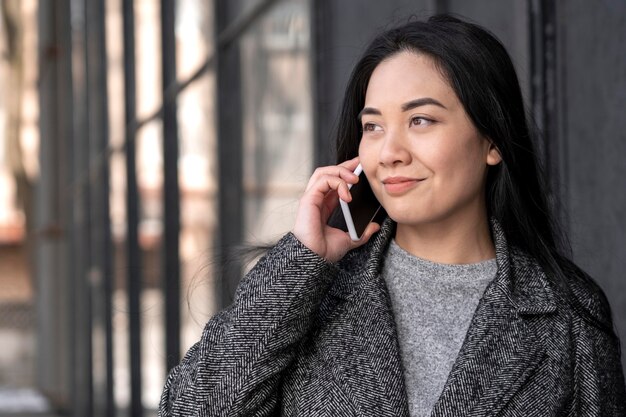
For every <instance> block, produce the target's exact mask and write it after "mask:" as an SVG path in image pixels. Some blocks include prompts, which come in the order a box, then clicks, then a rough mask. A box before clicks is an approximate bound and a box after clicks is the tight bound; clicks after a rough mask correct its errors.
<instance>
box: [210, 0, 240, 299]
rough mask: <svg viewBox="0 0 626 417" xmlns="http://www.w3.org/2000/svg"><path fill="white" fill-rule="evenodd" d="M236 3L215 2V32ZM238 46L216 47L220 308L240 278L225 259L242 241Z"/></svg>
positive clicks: (236, 263)
mask: <svg viewBox="0 0 626 417" xmlns="http://www.w3.org/2000/svg"><path fill="white" fill-rule="evenodd" d="M237 4H238V2H233V1H228V0H216V1H215V22H216V29H217V31H218V33H221V32H222V31H223V30H225V29H224V28H226V27H227V26H228V23H229V21H230V20H231V16H232V15H233V14H234V13H233V11H234V10H237V9H236V6H237ZM239 55H240V54H239V46H238V45H237V43H232V44H230V45H228V47H226V46H221V47H218V50H217V65H216V82H215V85H216V86H217V106H216V108H217V125H218V126H217V138H218V141H217V148H218V158H217V160H218V165H219V169H218V184H219V185H220V186H219V191H218V198H219V200H218V201H219V204H218V213H219V231H218V244H217V247H218V248H219V252H220V253H219V259H220V264H219V265H220V274H219V276H220V278H219V279H218V280H216V294H217V302H218V307H219V308H223V307H225V306H226V305H228V304H230V302H231V301H232V299H233V296H234V293H235V289H236V287H237V283H238V282H239V279H240V277H241V270H242V265H241V261H239V260H237V259H228V258H229V256H228V250H229V249H230V248H232V247H233V246H235V245H238V244H240V243H241V240H242V238H243V220H244V217H243V201H242V195H243V190H242V182H243V167H242V159H243V158H242V149H243V143H242V142H243V132H242V123H241V117H240V115H241V114H242V103H241V75H240V74H241V71H240V62H239V59H240V58H239Z"/></svg>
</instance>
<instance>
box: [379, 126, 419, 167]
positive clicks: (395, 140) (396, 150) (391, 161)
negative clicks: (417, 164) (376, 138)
mask: <svg viewBox="0 0 626 417" xmlns="http://www.w3.org/2000/svg"><path fill="white" fill-rule="evenodd" d="M410 161H411V153H410V152H409V151H408V149H407V147H406V137H404V136H403V135H402V133H399V132H389V133H388V134H387V136H386V137H385V138H384V142H383V144H382V147H381V148H380V152H379V155H378V163H379V164H380V165H382V166H389V167H391V166H396V165H402V164H406V163H409V162H410Z"/></svg>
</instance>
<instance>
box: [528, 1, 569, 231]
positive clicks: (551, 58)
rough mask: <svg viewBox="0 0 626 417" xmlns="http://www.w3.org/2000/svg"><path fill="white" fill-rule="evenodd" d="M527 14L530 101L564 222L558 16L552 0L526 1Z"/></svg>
mask: <svg viewBox="0 0 626 417" xmlns="http://www.w3.org/2000/svg"><path fill="white" fill-rule="evenodd" d="M528 8H529V9H528V10H529V15H530V19H529V21H530V25H531V30H530V45H531V54H530V64H531V65H530V67H531V103H532V114H533V119H534V121H535V124H536V125H537V128H538V129H539V132H540V134H541V139H542V140H540V141H538V143H537V145H538V147H539V154H540V157H541V159H542V162H543V165H544V167H545V170H546V173H547V176H548V179H549V181H550V188H551V192H552V193H554V194H557V195H558V194H561V198H556V199H555V202H556V204H557V207H555V208H556V210H557V213H559V215H560V216H562V218H563V219H564V220H566V223H565V224H567V213H566V212H565V210H564V207H563V206H562V204H561V202H562V201H565V200H564V198H563V194H564V193H565V192H566V190H565V189H564V188H563V187H565V186H566V184H567V182H566V181H563V178H562V172H563V170H562V169H561V166H560V165H561V156H562V155H563V153H564V152H565V151H566V150H565V149H562V147H563V146H564V145H565V144H564V143H563V142H562V141H561V140H559V130H560V129H559V114H558V109H557V103H559V104H560V105H565V103H560V102H559V100H558V98H559V97H558V91H557V90H558V74H557V71H558V59H557V17H556V3H555V0H532V1H530V2H529V3H528Z"/></svg>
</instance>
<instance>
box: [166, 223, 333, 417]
mask: <svg viewBox="0 0 626 417" xmlns="http://www.w3.org/2000/svg"><path fill="white" fill-rule="evenodd" d="M334 275H335V267H334V266H333V265H332V264H329V263H328V262H326V261H325V260H324V259H322V258H321V257H319V256H318V255H317V254H315V253H314V252H312V251H311V250H309V249H308V248H307V247H306V246H304V245H303V244H302V243H300V241H298V240H297V239H296V237H295V236H294V235H293V234H291V233H289V234H287V235H286V236H285V237H283V238H282V239H281V240H280V241H279V242H278V244H277V245H276V246H275V247H274V248H272V249H271V250H270V251H269V252H268V253H267V254H266V255H265V256H264V257H263V258H262V259H261V260H260V261H259V262H258V263H257V265H256V266H255V267H254V268H253V269H252V270H251V271H250V272H249V273H248V274H247V275H246V276H245V277H244V278H243V280H242V281H241V283H240V285H239V287H238V289H237V293H236V295H235V301H234V303H233V304H232V305H231V306H230V307H229V308H227V309H226V310H224V311H222V312H220V313H218V314H217V315H216V316H214V317H213V318H212V319H211V320H210V321H209V322H208V323H207V325H206V327H205V329H204V331H203V334H202V338H201V340H200V341H199V342H198V343H196V344H195V345H194V346H193V347H192V348H191V349H190V350H189V351H188V352H187V354H186V355H185V357H184V358H183V360H182V362H181V363H180V364H179V365H178V366H177V367H175V368H174V369H173V370H172V371H171V372H170V374H169V376H168V378H167V381H166V384H165V388H164V391H163V394H162V396H161V402H160V405H159V416H161V417H166V416H167V417H170V416H172V417H173V416H200V415H201V416H205V415H211V416H235V415H236V416H268V415H273V414H275V410H276V408H277V404H278V402H279V401H280V399H279V396H278V392H279V390H280V384H281V380H282V376H283V373H284V371H285V369H286V368H287V367H288V366H289V365H290V363H291V362H292V359H293V357H294V353H295V351H296V349H297V346H298V344H299V342H301V341H302V339H303V338H304V337H305V336H306V335H307V333H308V331H309V329H310V327H311V323H312V319H313V317H314V314H315V312H316V310H317V308H318V306H319V304H320V302H321V300H322V297H323V295H324V293H325V292H326V290H327V288H328V287H329V285H330V283H331V282H332V280H333V276H334Z"/></svg>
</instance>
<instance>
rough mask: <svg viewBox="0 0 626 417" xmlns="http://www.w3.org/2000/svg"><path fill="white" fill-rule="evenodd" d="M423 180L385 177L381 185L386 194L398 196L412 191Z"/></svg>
mask: <svg viewBox="0 0 626 417" xmlns="http://www.w3.org/2000/svg"><path fill="white" fill-rule="evenodd" d="M424 179H425V178H410V177H387V178H385V179H384V180H383V181H382V183H383V185H384V187H385V191H386V192H387V194H391V195H398V194H404V193H405V192H407V191H409V190H411V189H413V188H414V187H416V186H417V185H418V184H419V183H420V182H422V181H423V180H424Z"/></svg>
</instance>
